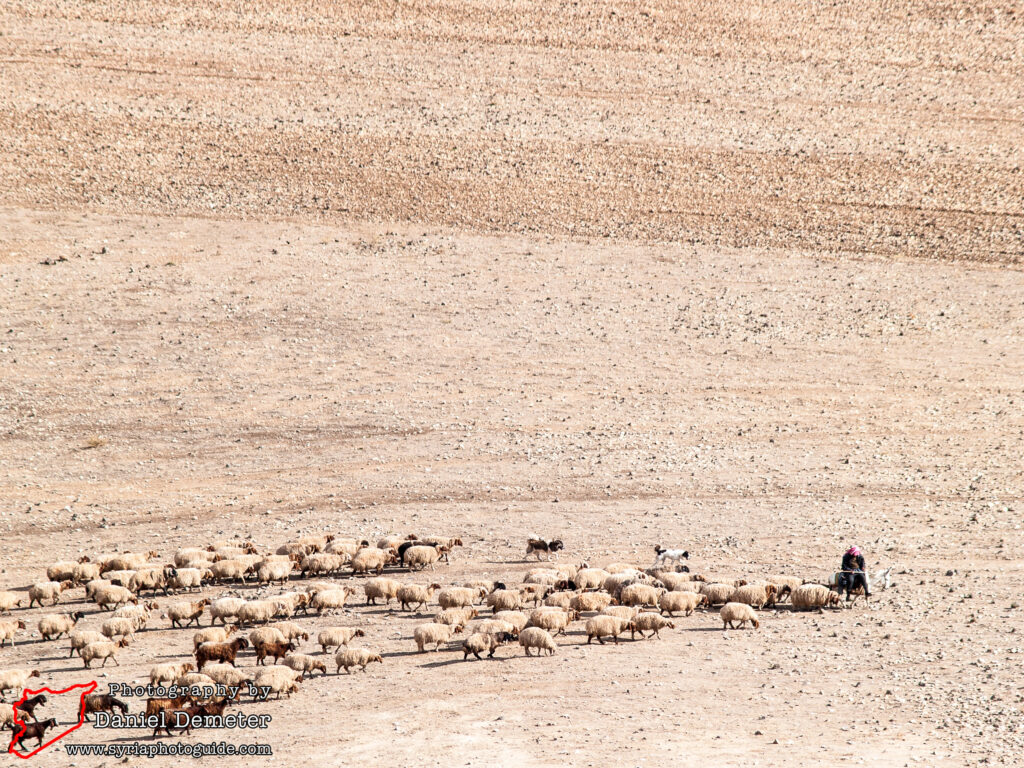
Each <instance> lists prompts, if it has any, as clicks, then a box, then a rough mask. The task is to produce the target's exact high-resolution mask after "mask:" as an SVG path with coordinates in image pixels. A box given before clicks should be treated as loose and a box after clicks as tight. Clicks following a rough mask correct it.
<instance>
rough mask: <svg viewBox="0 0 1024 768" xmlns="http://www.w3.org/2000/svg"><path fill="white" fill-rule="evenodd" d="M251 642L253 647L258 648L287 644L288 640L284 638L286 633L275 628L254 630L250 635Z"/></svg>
mask: <svg viewBox="0 0 1024 768" xmlns="http://www.w3.org/2000/svg"><path fill="white" fill-rule="evenodd" d="M249 642H250V643H252V647H253V648H256V647H257V646H260V645H266V644H267V643H286V642H288V638H287V637H285V636H284V632H282V631H281V630H280V629H276V628H274V627H260V628H259V629H254V630H253V631H252V632H250V633H249Z"/></svg>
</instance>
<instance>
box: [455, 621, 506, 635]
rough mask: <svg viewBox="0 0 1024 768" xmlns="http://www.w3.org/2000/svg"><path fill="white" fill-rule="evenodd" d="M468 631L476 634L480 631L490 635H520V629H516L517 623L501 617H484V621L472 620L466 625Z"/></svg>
mask: <svg viewBox="0 0 1024 768" xmlns="http://www.w3.org/2000/svg"><path fill="white" fill-rule="evenodd" d="M466 632H467V633H469V634H471V635H475V634H476V633H478V632H482V633H484V634H489V635H497V634H504V633H507V634H510V635H518V634H519V630H517V629H516V626H515V624H513V623H511V622H509V621H500V620H499V619H483V620H482V621H474V622H471V623H470V624H469V625H468V626H467V627H466Z"/></svg>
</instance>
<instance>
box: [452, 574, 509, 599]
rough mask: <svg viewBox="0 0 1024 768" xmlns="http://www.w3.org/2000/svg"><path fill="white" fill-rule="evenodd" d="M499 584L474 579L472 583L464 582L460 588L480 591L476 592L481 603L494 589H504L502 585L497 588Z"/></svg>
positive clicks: (487, 580) (488, 580)
mask: <svg viewBox="0 0 1024 768" xmlns="http://www.w3.org/2000/svg"><path fill="white" fill-rule="evenodd" d="M499 584H500V582H497V581H491V580H490V579H475V580H473V581H467V582H465V583H464V584H463V585H462V586H464V587H469V588H470V589H472V590H482V591H478V594H479V601H480V602H481V603H482V602H483V601H484V598H485V597H486V596H487V595H488V594H490V593H491V592H493V591H494V590H495V589H504V585H502V586H501V587H499V586H498V585H499Z"/></svg>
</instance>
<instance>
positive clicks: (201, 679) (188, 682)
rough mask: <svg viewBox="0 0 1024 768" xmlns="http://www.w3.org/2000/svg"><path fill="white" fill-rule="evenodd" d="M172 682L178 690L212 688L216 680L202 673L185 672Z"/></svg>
mask: <svg viewBox="0 0 1024 768" xmlns="http://www.w3.org/2000/svg"><path fill="white" fill-rule="evenodd" d="M172 682H173V683H174V684H175V685H177V686H178V687H180V688H194V687H196V686H198V687H199V688H207V687H209V688H212V687H213V686H215V685H216V684H217V681H216V680H214V679H213V678H212V677H210V676H209V675H207V674H204V673H203V672H186V673H185V674H183V675H181V676H180V677H178V678H176V679H175V680H173V681H172Z"/></svg>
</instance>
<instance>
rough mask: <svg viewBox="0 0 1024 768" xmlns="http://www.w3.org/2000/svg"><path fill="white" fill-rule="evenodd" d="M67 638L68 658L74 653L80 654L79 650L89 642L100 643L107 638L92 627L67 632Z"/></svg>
mask: <svg viewBox="0 0 1024 768" xmlns="http://www.w3.org/2000/svg"><path fill="white" fill-rule="evenodd" d="M68 639H69V640H70V641H71V650H70V652H69V653H68V658H69V659H70V658H71V657H72V656H74V655H75V654H76V653H77V654H79V655H81V650H82V649H83V648H85V646H87V645H88V644H89V643H101V642H103V641H104V640H106V639H107V638H106V637H105V636H104V635H103V634H102V633H101V632H97V631H95V630H92V629H76V630H74V631H73V632H69V633H68Z"/></svg>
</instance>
